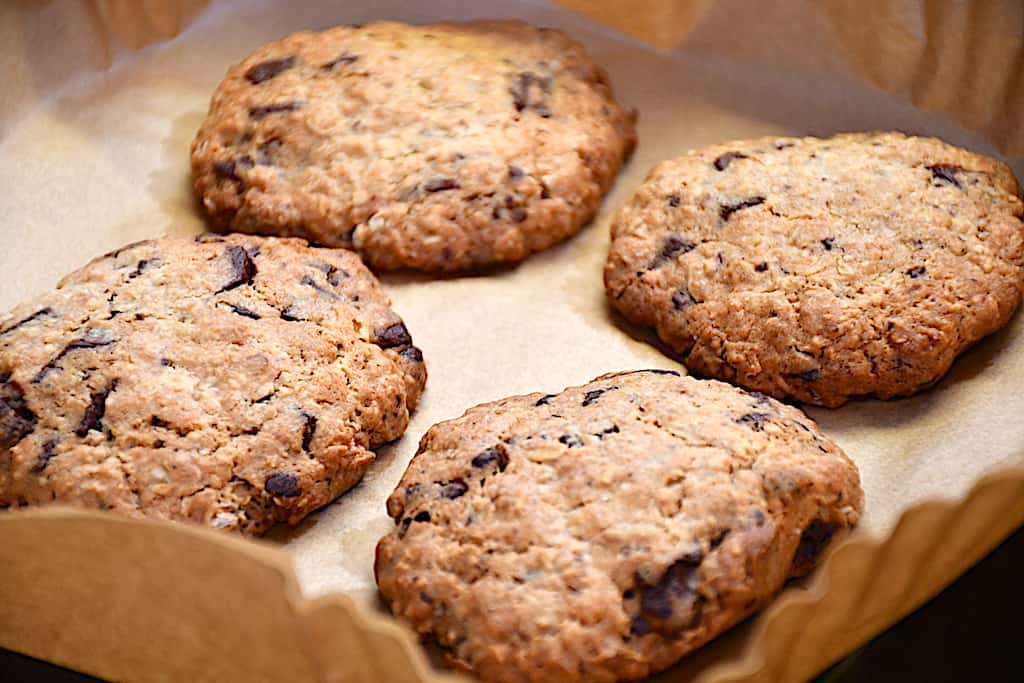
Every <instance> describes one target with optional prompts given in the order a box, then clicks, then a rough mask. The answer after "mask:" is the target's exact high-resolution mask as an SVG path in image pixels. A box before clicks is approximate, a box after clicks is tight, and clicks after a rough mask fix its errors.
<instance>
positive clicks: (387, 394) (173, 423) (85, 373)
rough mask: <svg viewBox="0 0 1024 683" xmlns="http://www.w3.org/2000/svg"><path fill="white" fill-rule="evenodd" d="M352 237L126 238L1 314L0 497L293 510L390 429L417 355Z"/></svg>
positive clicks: (357, 463)
mask: <svg viewBox="0 0 1024 683" xmlns="http://www.w3.org/2000/svg"><path fill="white" fill-rule="evenodd" d="M389 305H390V302H389V300H388V297H387V296H386V295H385V294H384V292H383V291H382V290H381V289H380V286H379V284H378V282H377V280H376V278H374V277H373V275H372V274H371V273H370V272H369V271H368V270H367V269H366V267H365V266H364V265H363V264H362V263H361V262H360V260H359V258H358V257H356V256H355V255H354V254H352V253H351V252H347V251H343V250H332V249H313V248H310V247H308V246H307V245H306V243H305V242H303V241H302V240H296V239H277V238H261V237H249V236H240V235H233V236H228V237H221V236H217V235H199V236H196V237H164V238H160V239H155V240H148V241H145V242H139V243H136V244H131V245H128V246H126V247H123V248H122V249H119V250H117V251H115V252H112V253H110V254H107V255H106V256H103V257H100V258H98V259H95V260H94V261H92V262H91V263H89V264H88V265H86V266H85V267H83V268H81V269H80V270H77V271H75V272H74V273H71V274H70V275H68V276H67V277H65V278H64V279H63V280H62V281H61V283H60V284H59V285H58V287H57V289H56V290H54V291H52V292H50V293H48V294H44V295H42V296H40V297H38V298H36V299H34V300H32V301H29V302H26V303H24V304H21V305H20V306H17V307H16V308H15V309H14V310H13V311H10V312H9V313H7V314H6V315H3V316H0V505H2V506H21V505H32V504H39V503H49V502H59V503H67V504H72V505H79V506H84V507H89V508H98V509H109V510H115V511H118V512H121V513H125V514H129V515H133V516H140V515H144V516H148V517H155V518H159V519H165V520H192V521H194V522H198V523H201V524H208V525H210V526H213V527H217V528H224V529H234V530H239V531H241V532H243V533H248V534H259V533H262V532H264V531H266V530H267V529H268V528H269V527H270V526H271V525H273V524H274V523H275V522H288V523H292V524H294V523H296V522H298V521H299V520H301V519H302V518H303V517H305V516H306V515H307V514H308V513H309V512H311V511H313V510H315V509H316V508H318V507H320V506H322V505H324V504H326V503H328V502H330V501H331V500H333V499H334V498H335V497H337V496H338V495H340V494H341V493H342V492H344V491H345V490H347V489H348V488H350V487H351V486H353V485H354V484H355V483H356V482H357V481H359V479H360V477H361V476H362V474H363V471H364V470H365V469H366V467H367V466H368V465H369V464H370V463H371V462H372V461H373V459H374V453H373V451H372V450H371V449H373V448H374V447H376V446H379V445H381V444H383V443H385V442H387V441H391V440H392V439H395V438H397V437H398V436H399V435H401V434H402V432H403V431H404V430H405V428H406V425H407V424H408V421H409V413H410V411H412V410H413V408H414V407H415V405H416V401H417V398H418V397H419V394H420V392H421V390H422V389H423V385H424V382H425V381H426V371H425V369H424V365H423V359H422V355H421V353H420V351H419V349H417V348H416V347H415V346H413V345H412V339H411V338H410V336H409V333H408V331H407V330H406V328H405V325H403V324H402V321H401V319H400V318H399V317H398V316H397V315H396V314H395V313H394V312H393V311H392V310H391V309H390V308H389Z"/></svg>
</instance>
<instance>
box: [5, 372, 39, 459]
mask: <svg viewBox="0 0 1024 683" xmlns="http://www.w3.org/2000/svg"><path fill="white" fill-rule="evenodd" d="M9 379H10V375H6V377H5V378H4V381H3V384H0V448H3V449H8V448H14V446H15V445H17V444H18V442H20V441H21V440H22V439H24V438H25V437H26V436H28V435H29V434H31V433H32V431H33V430H34V429H35V428H36V414H35V413H34V412H32V410H31V409H30V408H29V407H28V404H27V403H26V402H25V394H24V393H22V391H21V389H20V388H19V387H18V385H17V384H15V383H13V382H8V381H7V380H9Z"/></svg>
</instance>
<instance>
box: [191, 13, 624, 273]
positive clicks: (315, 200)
mask: <svg viewBox="0 0 1024 683" xmlns="http://www.w3.org/2000/svg"><path fill="white" fill-rule="evenodd" d="M633 119H634V116H633V115H632V114H630V113H629V112H627V111H626V110H624V109H623V108H622V107H621V106H619V104H618V103H616V101H615V100H614V99H613V97H612V91H611V87H610V85H609V83H608V77H607V74H606V73H605V72H604V71H603V70H602V69H601V68H600V67H599V66H597V65H595V64H594V63H593V62H591V61H590V59H589V58H588V57H587V55H586V53H585V52H584V50H583V47H582V46H581V45H579V44H578V43H576V42H575V41H573V40H571V39H570V38H568V37H567V36H566V35H565V34H563V33H562V32H560V31H556V30H551V29H541V28H536V27H533V26H530V25H527V24H524V23H522V22H518V21H480V22H471V23H464V24H436V25H429V26H409V25H405V24H398V23H376V24H369V25H366V26H342V27H338V28H333V29H330V30H327V31H323V32H321V33H297V34H295V35H292V36H289V37H287V38H285V39H283V40H281V41H279V42H276V43H272V44H270V45H267V46H264V47H262V48H260V49H258V50H257V51H256V52H254V53H253V54H252V55H251V56H249V57H248V58H246V59H245V60H244V61H243V62H242V63H240V64H238V65H236V66H234V67H232V68H231V69H230V70H229V71H228V74H227V77H226V78H225V79H224V81H223V82H222V83H221V84H220V86H219V87H218V88H217V90H216V92H215V93H214V95H213V99H212V102H211V104H210V112H209V115H208V116H207V118H206V121H205V122H204V123H203V124H202V127H201V128H200V130H199V133H198V134H197V136H196V139H195V141H194V142H193V144H192V170H193V175H194V182H195V191H196V193H197V194H198V195H199V197H200V198H201V200H202V202H203V205H204V206H205V207H206V210H207V212H208V213H209V215H210V217H211V219H212V221H213V222H214V223H215V224H216V225H217V226H219V227H221V228H224V229H229V230H235V231H240V232H257V233H266V234H273V235H286V236H287V235H297V236H301V237H305V238H307V239H309V240H310V241H312V242H314V243H318V244H324V245H330V246H337V247H346V248H352V249H355V250H356V251H358V252H359V254H360V255H361V256H362V257H363V259H364V260H365V261H366V262H367V263H369V264H370V265H372V266H373V267H374V268H376V269H401V268H410V269H417V270H421V271H429V272H434V273H456V272H462V271H468V270H475V269H479V268H483V267H485V266H490V265H494V264H500V263H510V262H515V261H520V260H522V259H524V258H526V257H527V256H528V255H529V254H531V253H532V252H536V251H539V250H541V249H546V248H547V247H550V246H551V245H553V244H555V243H556V242H559V241H561V240H563V239H565V238H567V237H569V236H570V235H573V234H575V233H576V232H577V231H578V230H579V229H580V227H581V226H583V225H584V224H585V223H587V222H588V221H589V220H590V219H591V218H592V217H593V215H594V213H595V212H596V210H597V207H598V204H599V203H600V201H601V198H602V196H603V195H604V194H605V193H606V192H607V191H608V189H609V186H610V185H611V183H612V180H613V179H614V177H615V175H616V173H617V172H618V170H619V168H620V167H621V165H622V163H623V160H624V158H625V157H626V156H627V155H628V153H629V152H630V150H631V149H632V147H633V144H634V142H635V139H636V136H635V132H634V128H633Z"/></svg>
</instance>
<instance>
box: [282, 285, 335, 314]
mask: <svg viewBox="0 0 1024 683" xmlns="http://www.w3.org/2000/svg"><path fill="white" fill-rule="evenodd" d="M299 284H300V285H306V286H307V287H312V288H313V289H315V290H316V291H318V292H320V293H321V294H326V295H327V296H328V297H330V298H332V299H337V298H338V295H337V294H335V293H334V292H332V291H331V290H329V289H327V288H326V287H324V286H323V285H321V284H320V283H319V282H317V281H316V280H314V279H313V278H311V277H310V276H308V275H303V276H302V279H301V280H299ZM281 317H282V318H283V317H284V315H283V314H282V316H281Z"/></svg>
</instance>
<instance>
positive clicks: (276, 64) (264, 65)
mask: <svg viewBox="0 0 1024 683" xmlns="http://www.w3.org/2000/svg"><path fill="white" fill-rule="evenodd" d="M293 66H295V55H292V56H291V57H284V58H282V59H271V60H269V61H266V62H260V63H259V64H256V65H255V66H251V67H249V70H248V71H246V72H245V78H246V79H247V80H248V81H249V82H250V83H252V84H253V85H257V84H259V83H262V82H263V81H269V80H270V79H271V78H273V77H274V76H276V75H278V74H279V73H281V72H282V71H286V70H288V69H290V68H292V67H293Z"/></svg>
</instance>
